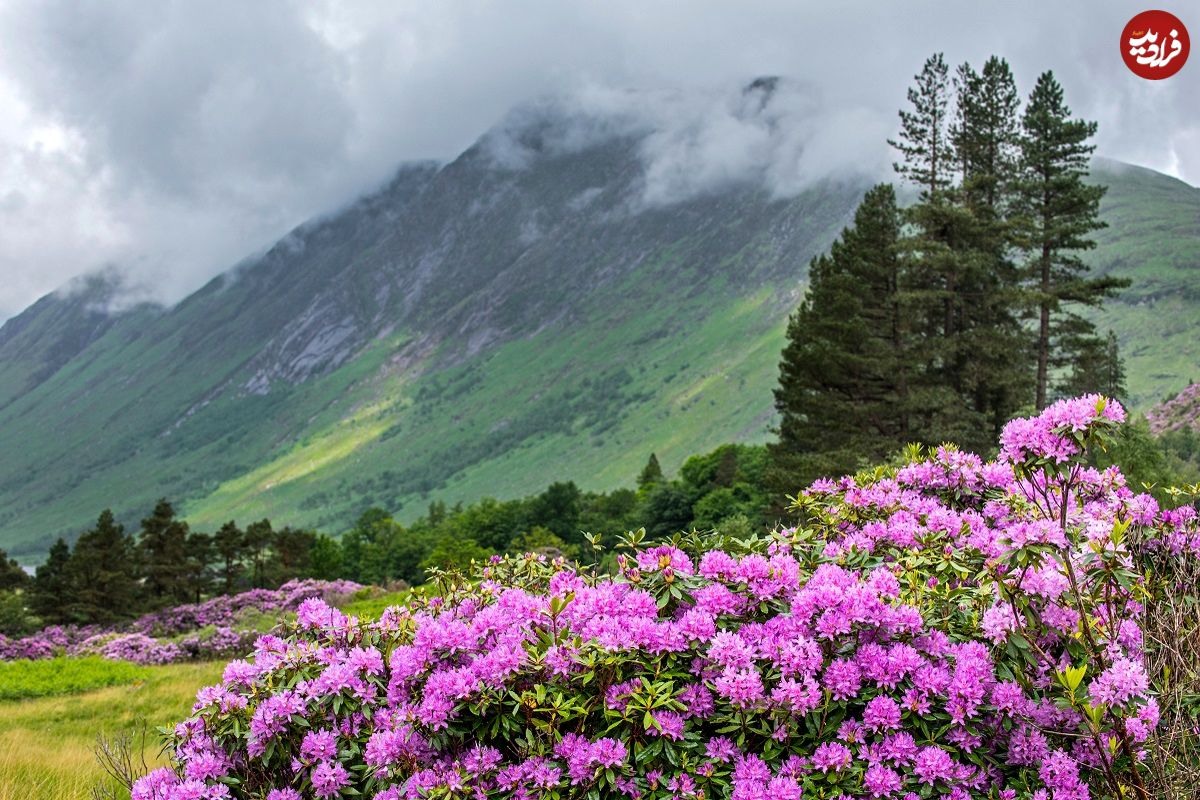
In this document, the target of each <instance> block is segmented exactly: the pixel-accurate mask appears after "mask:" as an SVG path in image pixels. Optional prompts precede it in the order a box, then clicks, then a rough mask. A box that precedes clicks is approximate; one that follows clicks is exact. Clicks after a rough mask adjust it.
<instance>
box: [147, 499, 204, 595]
mask: <svg viewBox="0 0 1200 800" xmlns="http://www.w3.org/2000/svg"><path fill="white" fill-rule="evenodd" d="M187 538H188V527H187V523H185V522H181V521H180V520H178V519H176V518H175V508H174V507H173V506H172V505H171V504H170V502H168V501H167V499H166V498H162V499H160V500H159V501H158V502H157V503H156V504H155V506H154V510H153V511H152V512H151V513H150V516H148V517H146V518H145V519H143V520H142V530H141V535H140V536H139V537H138V546H137V551H138V558H139V562H140V566H141V570H142V575H143V577H144V581H143V587H142V588H143V591H144V592H145V595H146V600H147V602H148V603H149V604H150V605H151V606H153V607H159V606H164V605H170V604H172V603H175V602H179V603H186V602H188V600H189V599H190V596H191V592H190V587H189V586H188V585H187V583H188V581H187V578H188V573H189V567H188V547H187Z"/></svg>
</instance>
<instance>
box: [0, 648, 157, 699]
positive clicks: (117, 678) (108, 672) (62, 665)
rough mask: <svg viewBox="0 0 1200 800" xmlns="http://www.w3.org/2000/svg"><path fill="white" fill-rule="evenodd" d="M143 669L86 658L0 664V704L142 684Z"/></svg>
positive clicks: (96, 657)
mask: <svg viewBox="0 0 1200 800" xmlns="http://www.w3.org/2000/svg"><path fill="white" fill-rule="evenodd" d="M146 674H147V668H146V667H138V666H135V665H133V664H130V663H128V662H126V661H109V660H108V659H106V658H100V657H99V656H89V657H87V658H67V657H59V658H47V659H42V660H41V661H0V700H21V699H24V698H27V697H50V696H53V695H59V694H76V693H78V692H86V691H89V690H91V689H100V688H102V687H105V686H116V685H118V684H122V685H128V684H133V683H135V682H137V681H141V680H144V679H145V677H146Z"/></svg>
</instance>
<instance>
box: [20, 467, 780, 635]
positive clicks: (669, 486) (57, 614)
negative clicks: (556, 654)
mask: <svg viewBox="0 0 1200 800" xmlns="http://www.w3.org/2000/svg"><path fill="white" fill-rule="evenodd" d="M766 464H767V454H766V448H765V447H763V446H760V445H739V444H728V445H722V446H721V447H718V448H717V449H715V450H713V451H712V452H710V453H707V454H704V455H698V456H693V457H691V458H689V459H687V460H686V461H685V462H684V464H683V465H682V466H681V468H680V470H679V475H678V477H676V478H673V479H669V478H667V477H666V476H665V475H664V474H663V471H662V468H661V466H660V465H659V462H658V458H657V457H656V456H655V455H653V454H651V456H650V458H649V460H648V461H647V462H646V465H645V467H644V468H643V469H642V471H641V473H640V475H639V476H638V478H637V481H636V486H635V487H630V488H620V489H615V490H613V491H610V492H590V491H583V490H581V489H580V488H579V487H578V486H577V485H576V484H575V483H574V482H571V481H561V482H556V483H552V484H551V485H549V486H548V487H546V489H545V490H543V491H541V492H539V493H537V494H533V495H529V496H527V497H523V498H517V499H512V500H497V499H495V498H491V497H485V498H483V499H481V500H479V501H477V502H474V503H470V504H465V505H464V504H462V503H458V504H455V505H453V506H447V505H446V504H445V503H443V502H434V503H431V504H430V506H429V509H428V511H427V513H426V514H424V515H423V516H421V517H419V518H418V519H416V520H413V521H411V522H407V523H403V522H400V521H397V520H396V519H395V518H394V517H392V515H391V514H390V513H389V512H388V511H387V510H385V509H381V508H371V509H368V510H366V511H365V512H364V513H363V514H362V515H361V516H360V517H359V518H358V520H357V521H356V522H355V524H354V526H353V527H352V528H350V530H348V531H345V532H343V533H342V535H341V536H340V537H337V538H334V537H330V536H327V535H325V534H322V533H317V532H315V531H310V530H304V529H300V528H293V527H283V528H278V529H277V528H274V527H273V526H272V524H271V521H270V520H267V519H263V520H259V521H257V522H253V523H251V524H249V525H247V526H246V527H245V528H244V529H243V528H240V527H239V526H238V525H237V524H236V523H235V522H228V523H226V524H225V525H222V526H221V527H220V528H219V529H218V530H217V531H216V532H215V533H211V534H209V533H202V532H199V531H193V530H191V529H190V528H189V526H188V524H187V523H186V522H184V521H182V520H180V519H179V518H178V517H177V515H176V512H175V508H174V506H173V505H172V504H171V503H170V502H169V501H168V500H165V499H163V500H160V501H159V502H158V504H157V505H156V506H155V508H154V510H153V511H152V512H151V514H150V515H149V516H148V517H146V518H145V519H143V520H142V521H141V525H140V527H139V529H138V530H137V531H136V533H127V532H126V531H125V529H124V527H123V526H122V525H121V524H119V523H118V522H117V520H116V518H115V517H114V515H113V514H112V512H111V511H108V510H105V511H104V512H102V513H101V514H100V516H99V518H98V519H97V521H96V524H95V525H93V526H92V527H91V528H89V529H88V530H86V531H84V532H83V533H81V534H80V536H79V538H78V539H77V540H76V541H75V543H74V545H73V546H72V545H69V544H68V543H67V542H66V541H65V540H64V539H59V540H58V541H56V542H55V543H54V545H53V546H51V548H50V552H49V555H48V557H47V559H46V561H45V562H44V563H43V564H42V565H41V566H39V567H38V568H37V571H36V573H35V575H34V576H32V577H30V576H28V575H27V574H26V572H25V571H24V570H23V569H22V568H21V567H20V566H19V565H18V564H17V562H16V561H13V560H10V559H8V558H7V557H6V556H4V554H3V551H0V633H5V634H8V635H13V634H15V633H23V632H25V631H27V630H29V629H31V628H32V627H34V626H36V625H43V624H62V623H79V624H86V623H106V624H107V623H112V622H118V621H120V620H122V619H128V618H131V617H134V616H136V615H138V614H141V613H144V612H147V611H154V610H157V609H161V608H165V607H169V606H173V605H178V604H180V603H189V602H196V601H198V600H201V599H204V598H206V597H210V596H213V595H216V594H230V593H233V592H237V591H242V590H245V589H249V588H255V587H259V588H263V587H275V586H278V585H280V584H281V583H283V582H284V581H287V580H289V579H292V578H305V577H311V578H321V579H326V580H333V579H338V578H346V579H351V580H355V581H359V582H362V583H370V584H376V585H383V586H386V585H391V584H398V583H403V584H408V585H418V584H421V583H423V582H424V581H425V575H426V571H427V570H428V569H430V568H435V567H437V568H443V569H448V568H454V567H460V566H465V565H466V564H468V563H469V562H470V561H471V559H476V560H479V559H484V558H487V557H488V556H490V555H492V554H494V553H502V552H526V551H533V552H541V553H544V554H546V555H548V556H559V555H562V556H567V557H574V556H577V555H581V554H582V547H583V546H584V545H585V544H586V539H585V536H584V532H585V531H586V532H594V533H621V532H624V531H626V530H631V529H635V528H639V527H646V528H647V530H648V532H649V533H650V534H652V535H655V536H669V535H670V534H672V533H675V532H676V531H680V530H687V529H689V528H693V527H695V528H699V529H702V530H703V529H709V528H715V527H718V526H719V527H721V528H723V529H725V530H728V531H734V532H740V533H742V534H749V533H751V532H752V531H754V530H760V529H762V528H763V527H764V526H766V525H767V524H769V522H770V520H768V519H767V516H766V515H767V514H768V505H769V504H768V502H767V495H766V494H765V492H764V489H763V486H764V480H763V476H764V473H765V469H766Z"/></svg>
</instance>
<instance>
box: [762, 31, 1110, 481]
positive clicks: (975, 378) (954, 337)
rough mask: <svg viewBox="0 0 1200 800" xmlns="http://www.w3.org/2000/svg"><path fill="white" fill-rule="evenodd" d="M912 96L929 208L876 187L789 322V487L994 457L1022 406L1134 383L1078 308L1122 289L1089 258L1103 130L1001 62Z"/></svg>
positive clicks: (903, 140)
mask: <svg viewBox="0 0 1200 800" xmlns="http://www.w3.org/2000/svg"><path fill="white" fill-rule="evenodd" d="M908 100H909V103H910V107H909V108H907V109H905V110H903V111H901V112H900V133H899V136H898V137H897V138H896V139H895V140H893V141H890V144H891V145H892V146H893V147H894V148H895V149H896V150H897V152H898V154H899V161H898V162H897V163H896V165H895V169H896V172H897V173H898V174H899V176H900V177H901V178H902V179H903V181H904V183H905V191H909V192H915V195H916V196H915V201H914V202H912V203H911V204H909V205H907V206H902V205H901V204H900V203H899V202H898V199H897V194H898V193H897V190H896V189H895V188H894V187H893V186H892V185H890V184H881V185H879V186H876V187H875V188H873V189H871V190H870V191H869V192H867V194H866V196H865V197H864V198H863V201H862V204H861V205H860V206H859V208H858V210H857V212H856V214H855V219H854V223H853V225H852V226H851V227H849V228H847V229H846V230H845V231H843V232H842V235H841V237H840V238H839V239H838V241H837V242H835V243H834V245H833V246H832V248H831V250H830V252H829V253H828V254H827V255H822V256H819V257H817V258H816V259H814V260H813V262H812V264H811V268H810V273H809V289H808V294H807V296H806V298H805V299H804V302H803V303H802V304H801V306H800V308H799V309H798V310H797V311H796V313H795V314H794V315H793V316H792V319H791V321H790V324H789V327H788V343H787V347H786V349H785V350H784V353H783V359H782V362H781V364H780V383H779V387H778V389H777V390H776V393H775V400H776V407H777V409H778V411H779V413H780V422H779V438H778V441H777V442H775V443H774V444H773V445H772V446H771V483H772V486H773V488H774V489H775V491H776V493H777V496H782V495H783V494H786V493H794V492H795V491H796V489H798V488H799V487H802V486H804V485H807V484H808V483H809V482H810V481H812V480H813V479H815V478H817V477H819V476H821V475H829V474H843V473H846V472H853V471H854V470H855V469H856V468H858V467H860V466H862V465H863V464H866V463H872V462H875V461H878V460H880V459H883V458H885V457H886V456H887V455H888V454H889V453H893V452H895V451H896V450H898V449H899V448H900V447H902V446H903V445H905V444H906V443H908V442H921V443H925V444H929V445H936V444H939V443H941V442H954V443H956V444H959V445H961V446H963V447H965V448H967V449H971V450H975V451H978V452H986V451H987V450H988V448H990V447H992V446H993V443H994V442H995V440H996V436H997V435H998V433H999V431H1000V428H1001V427H1002V426H1003V424H1004V423H1005V422H1006V421H1007V420H1009V419H1011V418H1012V417H1013V416H1015V415H1017V414H1018V413H1020V412H1022V411H1032V410H1034V409H1039V408H1043V407H1045V406H1046V405H1047V403H1048V402H1050V401H1052V400H1053V399H1055V398H1057V397H1060V396H1067V395H1076V394H1082V393H1086V392H1089V391H1096V392H1102V393H1104V394H1107V395H1109V396H1114V397H1118V398H1120V397H1122V396H1123V395H1124V392H1125V387H1124V373H1123V369H1122V366H1121V361H1120V356H1119V354H1118V352H1117V346H1116V340H1115V338H1114V337H1113V336H1112V335H1111V334H1109V335H1107V336H1104V335H1101V334H1100V333H1098V332H1097V331H1096V330H1095V327H1094V326H1093V325H1092V323H1090V322H1089V321H1088V320H1087V319H1086V318H1085V317H1083V316H1082V315H1081V313H1080V312H1081V310H1083V309H1086V308H1087V307H1094V306H1097V305H1099V304H1100V303H1101V302H1102V301H1103V300H1104V299H1105V298H1107V297H1110V296H1112V295H1113V294H1114V293H1115V292H1116V290H1118V289H1119V288H1121V287H1122V286H1124V285H1126V284H1125V283H1123V282H1122V281H1120V280H1118V279H1114V278H1110V277H1092V276H1089V275H1088V272H1087V267H1086V265H1085V264H1084V262H1083V261H1082V260H1081V254H1082V253H1083V252H1085V251H1087V250H1088V249H1090V248H1091V247H1093V246H1094V242H1093V241H1092V240H1091V239H1090V238H1089V236H1090V235H1091V234H1092V233H1093V232H1094V231H1096V230H1098V229H1100V228H1101V227H1103V223H1102V222H1101V221H1100V219H1099V216H1098V213H1099V203H1100V199H1101V197H1102V196H1103V194H1104V187H1101V186H1094V185H1089V184H1087V183H1085V182H1084V178H1086V176H1087V170H1088V161H1089V157H1090V155H1091V153H1092V151H1093V149H1094V146H1093V145H1092V144H1091V138H1092V136H1093V135H1094V134H1095V132H1096V125H1095V123H1092V122H1086V121H1083V120H1077V119H1074V118H1072V116H1071V112H1070V109H1069V108H1068V107H1067V105H1066V104H1065V102H1064V100H1063V90H1062V87H1061V86H1060V85H1059V84H1058V82H1057V81H1056V80H1055V78H1054V75H1053V74H1052V73H1050V72H1046V73H1044V74H1042V75H1041V76H1040V77H1039V78H1038V80H1037V83H1036V85H1035V86H1034V88H1033V91H1032V92H1031V93H1030V95H1029V97H1028V99H1027V100H1026V101H1025V104H1024V108H1023V109H1022V108H1021V101H1020V98H1019V95H1018V92H1017V87H1016V84H1015V81H1014V80H1013V76H1012V72H1011V70H1010V69H1009V66H1008V64H1007V62H1005V61H1004V60H1002V59H999V58H996V57H992V58H990V59H989V60H988V61H987V63H985V64H984V65H983V68H982V70H980V71H976V70H975V69H974V68H973V67H972V66H971V65H969V64H963V65H962V66H960V67H959V68H958V69H957V71H956V73H955V75H954V76H953V77H951V75H950V70H949V68H948V67H947V65H946V63H945V61H944V59H943V57H942V55H941V54H937V55H934V56H932V57H930V58H929V59H928V60H927V61H926V63H925V65H924V68H923V69H922V70H921V72H920V73H919V74H918V75H917V76H916V81H915V84H914V85H913V87H912V88H911V89H910V90H909V92H908Z"/></svg>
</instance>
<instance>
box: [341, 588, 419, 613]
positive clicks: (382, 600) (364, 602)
mask: <svg viewBox="0 0 1200 800" xmlns="http://www.w3.org/2000/svg"><path fill="white" fill-rule="evenodd" d="M408 596H409V593H408V592H407V591H401V592H385V593H383V594H370V595H368V596H366V597H363V598H360V599H356V600H354V601H352V602H349V603H345V604H343V605H342V606H341V610H342V612H343V613H345V614H348V615H350V616H353V617H358V618H359V619H379V616H380V615H381V614H382V613H383V612H384V610H385V609H387V608H389V607H390V606H397V605H400V604H401V603H403V602H404V601H405V600H407V599H408Z"/></svg>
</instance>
